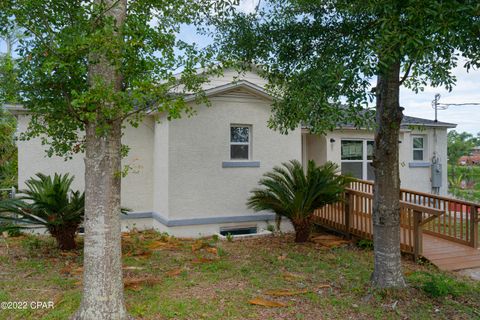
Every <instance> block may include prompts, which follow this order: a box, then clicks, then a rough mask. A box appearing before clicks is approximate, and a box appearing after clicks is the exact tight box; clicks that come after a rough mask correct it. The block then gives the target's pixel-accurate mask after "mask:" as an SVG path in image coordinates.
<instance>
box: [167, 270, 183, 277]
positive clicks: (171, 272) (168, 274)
mask: <svg viewBox="0 0 480 320" xmlns="http://www.w3.org/2000/svg"><path fill="white" fill-rule="evenodd" d="M182 272H183V268H178V269H173V270H170V271H167V272H166V273H165V274H166V275H167V276H169V277H175V276H178V275H180V274H181V273H182Z"/></svg>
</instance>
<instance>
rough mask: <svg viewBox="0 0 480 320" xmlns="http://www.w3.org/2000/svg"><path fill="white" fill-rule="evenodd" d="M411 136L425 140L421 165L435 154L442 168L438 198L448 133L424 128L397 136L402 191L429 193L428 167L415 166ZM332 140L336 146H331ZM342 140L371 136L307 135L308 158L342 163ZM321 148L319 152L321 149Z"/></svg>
mask: <svg viewBox="0 0 480 320" xmlns="http://www.w3.org/2000/svg"><path fill="white" fill-rule="evenodd" d="M412 135H421V136H424V138H425V139H426V140H425V141H426V146H425V153H424V161H417V163H418V162H422V163H424V165H425V163H431V161H432V157H433V155H434V151H436V154H437V156H438V157H439V158H440V163H441V164H442V169H443V172H442V187H441V188H440V194H442V195H446V194H447V189H448V186H447V181H448V177H447V165H446V163H447V129H446V128H435V129H434V128H424V129H413V130H402V132H401V133H400V135H399V141H401V143H399V166H400V180H401V185H402V188H407V189H413V190H416V191H421V192H427V193H430V192H431V191H432V188H431V180H430V178H431V168H430V165H428V166H423V167H422V166H420V167H416V166H415V161H413V151H412ZM330 139H334V140H335V142H333V143H332V142H330ZM342 139H367V140H373V132H369V131H366V130H352V129H344V130H335V131H333V132H330V133H328V134H327V135H326V136H315V135H311V134H307V146H308V147H309V148H311V149H310V150H308V152H307V155H308V158H309V159H314V160H315V161H317V162H318V161H319V160H320V159H323V157H326V159H327V160H328V161H333V162H336V163H338V164H339V165H340V163H341V140H342ZM321 146H322V148H323V149H322V148H320V147H321Z"/></svg>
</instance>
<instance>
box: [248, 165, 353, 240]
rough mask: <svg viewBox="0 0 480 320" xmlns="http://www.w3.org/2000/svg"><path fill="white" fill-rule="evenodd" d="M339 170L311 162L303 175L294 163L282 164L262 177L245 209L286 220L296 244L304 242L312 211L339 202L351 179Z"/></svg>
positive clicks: (308, 234) (333, 166)
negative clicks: (266, 213)
mask: <svg viewBox="0 0 480 320" xmlns="http://www.w3.org/2000/svg"><path fill="white" fill-rule="evenodd" d="M337 171H338V166H337V165H336V164H334V163H332V162H327V163H326V164H325V165H323V166H317V165H316V164H315V162H314V161H313V160H310V161H309V162H308V165H307V169H306V173H305V172H304V169H303V167H302V165H301V163H300V162H299V161H297V160H292V161H290V162H287V163H283V164H282V166H281V167H275V168H273V170H272V171H270V172H267V173H265V174H264V175H263V178H262V179H261V180H260V181H259V185H260V186H262V188H257V189H254V190H252V191H251V193H252V194H253V195H252V196H251V197H250V198H249V199H248V202H247V206H248V207H249V208H251V209H253V210H255V211H262V210H270V211H273V212H275V213H276V214H277V215H280V216H282V217H285V218H287V219H289V220H290V221H291V223H292V225H293V227H294V228H295V242H305V241H307V240H308V238H309V236H310V232H311V229H312V216H313V212H314V211H315V209H318V208H321V207H323V206H325V205H326V204H330V203H335V202H338V201H340V200H341V198H342V194H343V192H344V191H345V187H346V186H347V185H348V183H349V182H350V181H351V178H349V177H345V176H340V175H338V174H337Z"/></svg>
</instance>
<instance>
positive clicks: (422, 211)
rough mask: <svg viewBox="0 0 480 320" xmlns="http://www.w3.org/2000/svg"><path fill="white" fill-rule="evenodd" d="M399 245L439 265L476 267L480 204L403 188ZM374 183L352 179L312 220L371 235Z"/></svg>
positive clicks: (478, 262) (360, 235)
mask: <svg viewBox="0 0 480 320" xmlns="http://www.w3.org/2000/svg"><path fill="white" fill-rule="evenodd" d="M400 207H401V210H400V225H401V228H400V238H401V239H400V249H401V250H402V251H403V252H405V253H409V254H412V255H413V256H414V258H415V259H418V258H419V257H424V258H426V259H428V260H429V261H430V262H431V263H433V264H434V265H436V266H438V268H440V269H441V270H462V269H472V268H480V250H479V249H478V247H479V229H480V226H479V220H480V205H479V204H476V203H471V202H467V201H462V200H457V199H452V198H447V197H441V196H437V195H432V194H427V193H421V192H416V191H412V190H406V189H402V190H401V193H400ZM372 209H373V183H372V182H370V181H362V180H356V181H355V182H353V183H352V184H351V186H350V188H347V190H346V192H345V198H344V201H341V202H339V203H335V204H332V205H327V206H325V207H323V208H320V209H318V210H316V211H315V213H314V221H315V223H317V224H319V225H322V226H324V227H327V228H330V229H334V230H336V231H338V232H341V233H344V234H346V235H349V236H350V235H353V236H355V237H358V238H362V239H372V238H373V227H372Z"/></svg>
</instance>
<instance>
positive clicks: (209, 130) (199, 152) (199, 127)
mask: <svg viewBox="0 0 480 320" xmlns="http://www.w3.org/2000/svg"><path fill="white" fill-rule="evenodd" d="M210 101H211V104H212V105H211V106H210V107H205V106H196V107H195V109H196V110H197V114H196V115H194V116H193V117H191V118H185V119H180V120H175V121H172V122H170V123H169V177H170V178H169V191H168V192H169V218H170V219H172V218H174V219H181V218H187V217H188V218H197V217H198V218H200V217H215V216H234V215H244V214H252V213H253V212H252V211H251V210H249V209H247V208H246V205H245V202H246V200H247V198H248V196H249V192H250V190H251V189H252V188H254V187H256V186H257V182H258V180H259V179H260V177H261V175H262V174H263V173H264V172H266V171H268V170H270V169H271V168H272V167H273V166H275V165H279V164H280V163H281V162H284V161H288V160H291V159H298V160H300V159H301V132H300V129H298V130H295V131H293V132H291V133H290V134H288V135H281V134H279V133H278V132H275V131H272V130H270V129H269V128H268V127H267V120H268V119H269V116H270V104H271V102H270V101H268V100H263V99H261V98H257V97H255V96H252V95H251V94H250V93H246V92H243V91H237V92H233V93H226V94H224V95H221V96H217V97H212V98H211V99H210ZM231 124H246V125H251V126H252V159H251V160H254V161H260V167H258V168H257V167H247V168H245V167H243V168H238V167H236V168H224V167H222V162H223V161H229V160H230V125H231ZM155 196H158V195H157V194H156V195H155Z"/></svg>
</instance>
